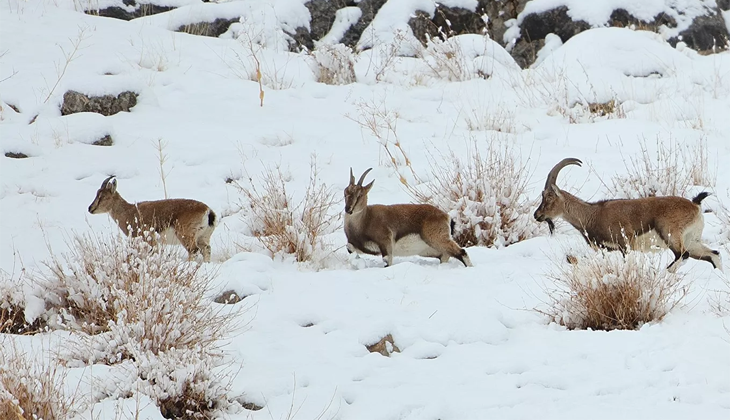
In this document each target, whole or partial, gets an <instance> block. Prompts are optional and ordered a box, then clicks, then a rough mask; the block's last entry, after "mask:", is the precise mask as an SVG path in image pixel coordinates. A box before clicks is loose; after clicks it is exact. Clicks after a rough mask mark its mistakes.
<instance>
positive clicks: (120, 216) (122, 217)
mask: <svg viewBox="0 0 730 420" xmlns="http://www.w3.org/2000/svg"><path fill="white" fill-rule="evenodd" d="M109 214H110V215H111V216H112V219H114V221H115V222H117V224H118V225H119V227H120V228H121V229H122V231H124V233H125V234H127V235H129V229H128V225H131V226H132V229H135V230H136V229H137V228H138V227H139V222H140V221H141V220H139V219H140V218H141V217H140V215H139V210H138V209H137V206H136V205H135V204H131V203H128V202H127V200H125V199H124V198H122V196H121V195H119V194H118V193H117V194H116V195H115V198H114V205H113V206H112V207H111V210H109ZM133 233H134V232H133Z"/></svg>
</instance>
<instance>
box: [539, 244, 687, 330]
mask: <svg viewBox="0 0 730 420" xmlns="http://www.w3.org/2000/svg"><path fill="white" fill-rule="evenodd" d="M557 261H560V259H558V260H557ZM548 278H549V279H551V280H553V282H554V288H550V289H548V290H547V295H548V302H546V308H539V309H537V311H538V312H540V313H542V314H545V315H547V316H548V317H549V318H550V319H551V320H552V321H554V322H557V323H558V324H560V325H564V326H565V327H567V328H569V329H593V330H606V331H610V330H616V329H621V330H632V329H637V328H639V327H641V325H643V324H645V323H647V322H654V321H660V320H661V319H662V318H664V316H665V315H666V314H667V313H669V312H670V311H671V310H672V309H673V308H674V307H676V306H677V305H679V304H680V303H681V301H682V299H683V298H684V297H685V296H686V295H687V292H688V287H687V286H686V285H685V284H684V277H683V275H681V274H676V273H670V272H668V271H667V270H666V268H665V267H664V266H662V264H661V262H660V261H659V258H658V257H657V256H656V255H652V254H646V253H641V252H638V251H629V252H628V253H627V254H626V256H625V257H624V256H623V255H622V254H621V253H619V252H607V251H605V252H595V253H590V254H586V255H585V256H584V257H581V258H580V259H578V261H577V262H576V263H575V264H562V263H555V268H554V270H553V272H551V273H549V274H548Z"/></svg>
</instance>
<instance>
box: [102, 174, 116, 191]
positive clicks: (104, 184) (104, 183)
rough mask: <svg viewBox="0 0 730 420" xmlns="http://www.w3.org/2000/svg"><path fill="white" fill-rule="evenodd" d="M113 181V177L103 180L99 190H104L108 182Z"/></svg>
mask: <svg viewBox="0 0 730 420" xmlns="http://www.w3.org/2000/svg"><path fill="white" fill-rule="evenodd" d="M112 179H114V175H112V176H110V177H109V178H107V179H105V180H104V182H102V183H101V188H106V186H107V184H109V181H111V180H112Z"/></svg>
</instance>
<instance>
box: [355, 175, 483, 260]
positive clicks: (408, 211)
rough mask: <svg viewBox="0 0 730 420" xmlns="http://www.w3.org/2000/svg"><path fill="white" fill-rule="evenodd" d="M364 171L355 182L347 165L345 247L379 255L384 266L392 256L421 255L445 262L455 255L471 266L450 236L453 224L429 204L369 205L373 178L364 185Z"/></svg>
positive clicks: (462, 250)
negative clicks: (383, 261)
mask: <svg viewBox="0 0 730 420" xmlns="http://www.w3.org/2000/svg"><path fill="white" fill-rule="evenodd" d="M371 170H372V168H370V169H368V170H366V171H365V172H364V173H363V174H362V176H360V180H359V181H358V182H357V183H355V176H354V175H353V173H352V168H350V184H349V185H348V186H347V188H345V235H346V236H347V250H348V251H349V252H357V253H364V254H371V255H382V256H383V260H385V264H386V266H390V265H392V264H393V257H394V256H409V255H420V256H422V257H434V258H438V259H439V260H441V262H442V263H444V262H447V261H448V260H449V258H451V257H454V258H456V259H457V260H459V261H461V262H462V263H463V264H464V265H465V266H467V267H471V266H472V264H471V260H470V259H469V256H468V255H467V253H466V250H464V249H463V248H461V247H460V246H459V245H458V244H457V243H456V242H454V240H453V239H452V237H451V234H452V232H451V230H452V227H453V225H452V224H451V219H450V217H449V215H448V214H446V213H444V212H443V211H441V210H439V209H438V208H436V207H434V206H432V205H430V204H394V205H390V206H386V205H379V204H374V205H368V192H369V191H370V189H371V188H372V187H373V183H374V182H375V181H371V182H370V183H369V184H367V185H365V186H363V185H362V182H363V181H364V180H365V176H366V175H367V174H368V172H370V171H371Z"/></svg>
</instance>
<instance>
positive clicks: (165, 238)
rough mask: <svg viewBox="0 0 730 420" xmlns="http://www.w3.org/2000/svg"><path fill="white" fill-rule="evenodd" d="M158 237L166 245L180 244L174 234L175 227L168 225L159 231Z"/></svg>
mask: <svg viewBox="0 0 730 420" xmlns="http://www.w3.org/2000/svg"><path fill="white" fill-rule="evenodd" d="M160 239H161V240H162V243H163V244H167V245H181V244H180V240H179V239H177V235H175V229H173V228H171V227H169V228H167V229H165V230H164V231H162V233H160Z"/></svg>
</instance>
